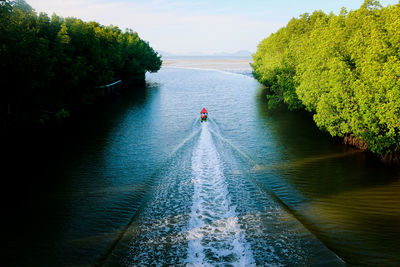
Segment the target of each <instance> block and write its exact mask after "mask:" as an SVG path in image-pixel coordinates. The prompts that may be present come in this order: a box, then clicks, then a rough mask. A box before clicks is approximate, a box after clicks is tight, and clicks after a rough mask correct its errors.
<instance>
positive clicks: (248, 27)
mask: <svg viewBox="0 0 400 267" xmlns="http://www.w3.org/2000/svg"><path fill="white" fill-rule="evenodd" d="M27 2H28V3H29V4H30V5H31V6H32V7H33V8H34V9H35V10H36V11H37V12H46V13H48V14H49V15H51V14H53V13H56V14H57V15H60V16H64V17H66V16H73V17H78V18H81V19H83V20H85V21H89V20H95V21H98V22H99V23H101V24H104V25H109V24H113V25H116V26H118V27H120V28H122V29H125V28H131V29H133V30H134V31H137V32H138V33H139V36H140V37H141V38H142V39H144V40H146V41H149V42H150V45H151V46H152V47H153V48H155V49H156V50H162V51H166V52H170V53H176V54H185V53H191V52H194V51H195V52H200V53H205V54H212V53H217V52H222V51H224V52H236V51H239V50H249V51H251V52H255V50H256V49H257V45H258V43H259V42H260V41H261V40H262V39H264V38H266V37H267V36H268V35H270V34H271V33H273V32H275V31H277V30H278V29H279V28H281V27H283V26H285V25H286V24H287V22H288V21H289V20H290V19H291V18H293V17H298V16H299V15H300V14H303V13H306V12H307V13H312V12H313V11H315V10H323V11H325V12H327V13H329V12H333V13H335V14H338V13H339V12H340V9H341V7H346V8H347V10H354V9H358V8H359V7H360V6H361V5H362V3H363V2H364V1H363V0H323V1H321V0H303V1H298V0H297V1H296V0H275V1H270V0H264V1H262V0H247V1H244V0H230V1H227V0H198V1H195V0H67V1H65V0H27ZM380 3H381V5H383V6H387V5H389V4H398V3H399V1H398V0H381V1H380Z"/></svg>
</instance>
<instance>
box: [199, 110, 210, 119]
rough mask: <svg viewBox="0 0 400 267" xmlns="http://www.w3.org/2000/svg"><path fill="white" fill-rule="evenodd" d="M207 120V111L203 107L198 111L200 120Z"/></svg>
mask: <svg viewBox="0 0 400 267" xmlns="http://www.w3.org/2000/svg"><path fill="white" fill-rule="evenodd" d="M207 120H208V111H207V110H206V109H205V108H203V109H202V110H201V111H200V122H203V121H207Z"/></svg>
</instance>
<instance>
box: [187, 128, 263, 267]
mask: <svg viewBox="0 0 400 267" xmlns="http://www.w3.org/2000/svg"><path fill="white" fill-rule="evenodd" d="M221 165H222V164H221V161H220V160H219V157H218V153H217V149H216V147H215V145H214V143H213V139H212V137H211V134H210V132H209V130H208V128H207V124H204V125H203V128H202V131H201V134H200V137H199V140H198V143H197V146H196V148H195V150H194V152H193V156H192V183H193V186H194V193H193V202H192V203H193V204H192V207H191V212H190V219H189V225H188V232H187V239H188V253H187V254H188V255H187V263H188V264H189V265H193V266H199V265H202V266H205V265H215V264H221V265H226V264H229V265H234V266H253V265H255V262H254V258H253V255H252V251H251V248H250V245H249V244H248V243H247V242H246V240H245V238H244V233H243V230H242V229H241V228H240V225H239V222H238V217H237V214H236V211H235V206H233V205H232V203H231V200H230V197H229V192H228V188H227V184H226V181H225V178H224V174H223V171H222V169H221Z"/></svg>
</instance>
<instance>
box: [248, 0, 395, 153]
mask: <svg viewBox="0 0 400 267" xmlns="http://www.w3.org/2000/svg"><path fill="white" fill-rule="evenodd" d="M253 59H254V63H253V65H252V67H253V73H254V76H255V77H256V78H257V79H258V80H259V81H260V82H261V83H263V84H265V85H266V86H267V88H268V93H267V98H268V99H269V106H270V107H273V106H274V105H276V104H277V103H286V104H287V105H288V107H289V108H290V109H297V108H305V109H306V110H308V111H310V112H313V113H314V121H315V122H316V124H317V125H318V126H319V127H320V128H321V129H323V130H326V131H328V132H329V133H330V134H331V135H332V136H340V137H342V136H344V135H346V134H353V135H354V136H356V137H357V138H358V139H359V140H361V141H363V142H365V143H366V144H367V146H368V149H369V150H371V151H373V152H375V153H390V152H393V151H398V150H399V147H400V4H396V5H390V6H387V7H382V6H381V5H380V4H379V2H378V1H372V0H366V1H365V2H364V4H363V5H362V6H361V7H360V8H359V9H357V10H355V11H350V12H347V11H346V9H344V8H343V9H342V11H341V12H340V14H339V15H334V14H332V13H331V14H325V13H324V12H322V11H315V12H314V13H312V14H311V15H310V14H303V15H301V16H300V17H299V18H294V19H292V20H291V21H290V22H289V23H288V24H287V26H286V27H284V28H281V29H280V30H279V31H278V32H276V33H274V34H272V35H270V36H269V37H268V38H266V39H264V40H263V41H262V42H261V43H260V44H259V46H258V49H257V52H256V53H255V54H254V55H253Z"/></svg>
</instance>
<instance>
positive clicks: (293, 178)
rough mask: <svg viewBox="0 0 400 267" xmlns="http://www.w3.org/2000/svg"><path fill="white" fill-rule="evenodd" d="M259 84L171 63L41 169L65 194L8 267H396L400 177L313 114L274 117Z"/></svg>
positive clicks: (239, 68)
mask: <svg viewBox="0 0 400 267" xmlns="http://www.w3.org/2000/svg"><path fill="white" fill-rule="evenodd" d="M250 73H251V71H250V69H249V66H248V64H247V62H245V61H243V60H242V59H241V60H238V61H235V60H230V59H229V60H227V59H212V60H203V59H202V60H199V59H186V60H179V59H178V60H177V59H174V60H172V61H166V64H164V67H163V68H162V69H161V70H160V71H159V72H158V73H152V74H147V76H146V80H147V86H146V90H145V91H143V92H130V93H126V94H124V95H123V97H120V98H118V99H116V100H115V101H114V102H113V103H111V104H110V105H109V106H107V107H106V108H105V109H104V110H102V111H100V112H98V113H97V114H96V116H95V118H92V119H91V120H88V121H87V122H85V123H84V124H82V127H81V128H80V129H79V132H76V136H77V137H75V138H74V142H71V145H69V146H68V148H66V149H64V150H63V151H62V153H60V154H56V155H52V157H55V158H56V159H55V160H53V162H54V163H53V164H52V166H46V164H45V163H43V162H42V164H43V165H41V166H39V167H38V168H37V169H35V172H36V173H35V174H32V176H34V175H39V176H42V178H43V179H44V180H46V179H47V180H49V179H54V180H56V181H57V182H54V183H52V184H51V185H49V186H47V187H45V188H39V189H38V188H35V190H36V191H37V192H35V194H36V196H37V198H38V200H37V201H35V202H34V203H35V204H34V205H33V204H32V205H29V203H26V205H25V206H26V210H24V209H23V207H24V205H22V208H21V207H20V206H19V209H20V210H18V211H17V213H19V214H23V215H21V216H17V217H16V218H18V220H19V221H20V222H19V224H18V227H16V229H17V230H16V229H13V230H12V231H10V232H9V233H8V234H7V235H6V237H5V239H4V240H5V245H4V247H3V249H2V251H3V254H4V256H3V263H4V264H5V265H18V266H24V265H25V266H71V265H74V266H75V265H92V264H101V265H106V266H114V265H123V266H143V265H150V264H152V265H159V266H161V265H188V266H199V265H201V266H255V265H257V266H265V265H267V266H310V265H312V266H315V265H317V266H318V265H324V266H325V265H328V266H329V265H331V266H342V265H345V264H346V263H347V264H355V265H377V266H382V265H385V266H390V265H393V266H394V265H397V264H399V262H400V241H399V240H400V228H399V227H398V226H399V225H400V194H399V192H400V180H399V178H400V176H399V175H400V172H399V169H398V168H396V167H388V166H385V165H383V164H380V163H379V162H377V161H376V160H375V159H374V158H372V157H370V156H369V155H366V154H364V153H360V152H359V151H357V150H354V149H352V148H349V147H346V146H343V145H342V144H340V142H338V141H337V140H334V139H332V138H330V137H329V136H328V135H327V134H326V133H323V132H321V131H319V130H318V129H317V128H316V126H315V124H314V123H313V121H312V116H311V115H310V114H308V113H306V112H289V111H287V110H286V109H285V108H278V109H277V110H274V111H268V110H267V109H266V103H265V99H264V97H263V96H262V93H261V92H262V87H261V86H260V85H259V84H258V82H257V81H256V80H254V79H253V78H252V77H251V75H250ZM203 107H205V108H207V110H208V111H209V121H208V122H204V123H200V120H199V113H200V110H201V109H202V108H203ZM22 167H23V166H22ZM21 186H22V185H21Z"/></svg>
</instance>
